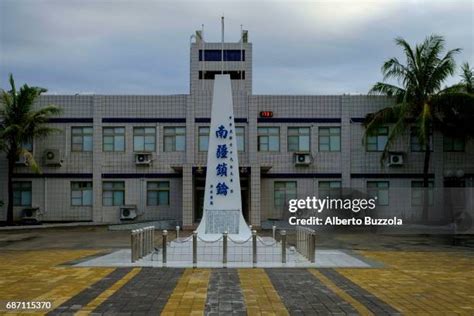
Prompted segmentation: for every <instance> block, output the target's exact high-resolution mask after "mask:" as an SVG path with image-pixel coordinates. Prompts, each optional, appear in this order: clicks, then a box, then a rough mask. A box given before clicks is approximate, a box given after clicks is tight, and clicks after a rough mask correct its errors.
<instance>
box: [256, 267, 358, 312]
mask: <svg viewBox="0 0 474 316" xmlns="http://www.w3.org/2000/svg"><path fill="white" fill-rule="evenodd" d="M265 272H266V273H267V274H268V276H269V278H270V280H271V282H272V284H273V286H274V287H275V289H276V290H277V292H278V294H279V295H280V296H281V299H282V301H283V303H284V304H285V307H286V308H287V310H288V312H289V313H290V314H293V313H304V314H310V315H313V314H329V313H332V314H342V315H345V314H352V315H357V314H358V311H357V310H356V309H355V308H354V307H353V306H351V305H350V304H349V303H348V302H346V301H345V300H344V299H342V298H341V297H339V296H338V295H337V294H336V293H334V292H333V291H332V290H331V289H329V288H328V287H326V285H324V284H323V283H322V282H321V281H319V280H318V279H317V278H315V277H314V276H313V275H312V274H311V273H310V272H309V271H308V270H306V269H266V270H265Z"/></svg>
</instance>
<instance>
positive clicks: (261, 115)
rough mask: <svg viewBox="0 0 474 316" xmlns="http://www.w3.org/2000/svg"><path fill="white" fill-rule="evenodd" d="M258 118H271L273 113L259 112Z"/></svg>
mask: <svg viewBox="0 0 474 316" xmlns="http://www.w3.org/2000/svg"><path fill="white" fill-rule="evenodd" d="M260 117H273V112H272V111H261V112H260Z"/></svg>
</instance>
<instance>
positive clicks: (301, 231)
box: [296, 226, 316, 263]
mask: <svg viewBox="0 0 474 316" xmlns="http://www.w3.org/2000/svg"><path fill="white" fill-rule="evenodd" d="M296 250H297V251H298V252H299V253H300V254H301V255H302V256H304V257H305V258H306V259H308V260H309V261H310V262H311V263H314V262H315V260H316V258H315V257H316V232H315V231H314V230H313V229H311V228H308V227H302V226H296Z"/></svg>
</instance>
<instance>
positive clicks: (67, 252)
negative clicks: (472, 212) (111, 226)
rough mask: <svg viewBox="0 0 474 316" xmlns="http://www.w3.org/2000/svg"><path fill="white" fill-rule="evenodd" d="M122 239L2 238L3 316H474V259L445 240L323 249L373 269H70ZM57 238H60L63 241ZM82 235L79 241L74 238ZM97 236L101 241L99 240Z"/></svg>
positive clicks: (338, 241) (340, 241)
mask: <svg viewBox="0 0 474 316" xmlns="http://www.w3.org/2000/svg"><path fill="white" fill-rule="evenodd" d="M115 233H117V235H114V234H115ZM122 233H123V232H114V234H112V236H109V234H108V233H107V232H106V231H105V230H102V229H98V230H97V231H94V230H92V231H91V234H90V235H87V234H83V235H79V233H78V232H77V231H73V232H72V233H71V236H69V235H68V234H67V232H66V231H59V232H58V231H54V232H42V233H38V232H27V233H26V234H32V235H34V236H35V237H32V235H30V239H28V238H26V239H23V238H17V239H16V241H14V240H12V236H13V237H15V236H16V237H18V235H17V234H18V233H17V234H16V235H15V234H5V233H2V234H0V267H1V269H0V304H1V305H0V314H4V313H7V310H6V309H5V307H6V303H7V302H9V301H17V302H18V301H21V302H27V301H50V302H51V303H52V308H51V309H44V310H41V311H34V312H33V311H29V313H34V314H48V315H73V314H76V315H88V314H92V315H159V314H163V315H202V314H207V315H288V314H290V315H358V314H361V315H397V314H403V315H474V251H473V249H472V248H467V247H459V246H453V245H452V244H449V243H447V242H445V241H440V238H435V239H432V238H429V237H406V236H405V237H403V236H398V237H395V236H378V237H377V238H373V236H372V237H370V236H358V237H354V236H350V235H341V236H336V235H335V236H331V237H330V238H331V239H332V240H331V241H326V244H327V246H328V247H334V246H335V245H337V246H339V247H340V248H343V247H346V248H347V249H349V248H351V247H352V248H351V249H356V250H355V252H356V253H357V254H358V255H359V256H361V257H363V258H366V259H367V260H373V261H376V262H381V263H382V264H383V266H381V267H379V268H370V269H369V268H346V269H171V268H164V269H163V268H92V267H80V268H78V267H73V266H72V265H71V264H72V263H74V262H78V261H79V260H83V259H84V258H87V257H90V256H93V255H97V254H99V253H101V252H103V251H110V250H111V249H113V248H116V247H117V248H118V247H124V245H126V241H125V238H126V237H127V235H128V234H124V235H123V236H122V235H121V234H122ZM22 234H25V232H23V233H22ZM60 236H62V237H63V239H62V240H59V239H58V238H59V237H60ZM80 236H82V237H81V238H82V241H81V240H79V241H75V240H74V238H80ZM98 236H101V237H102V238H103V240H101V241H99V240H92V239H93V238H94V237H98ZM121 238H124V239H123V240H122V239H121ZM330 238H329V237H328V239H330ZM6 239H9V241H7V240H6ZM371 239H372V242H370V240H371ZM2 240H3V242H2ZM443 240H444V239H443ZM40 241H42V242H40ZM397 241H398V242H397ZM45 242H48V243H49V244H45ZM88 242H91V244H88ZM354 243H357V245H356V246H354ZM364 243H365V244H364ZM105 245H111V246H105ZM60 246H62V248H61V247H60ZM112 246H113V247H112ZM341 246H343V247H341ZM60 248H61V249H60ZM94 248H95V249H94ZM20 312H21V313H22V314H24V313H26V312H27V310H25V309H23V310H16V311H13V310H10V311H8V314H20Z"/></svg>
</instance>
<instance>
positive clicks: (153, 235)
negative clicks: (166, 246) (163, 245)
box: [151, 226, 155, 252]
mask: <svg viewBox="0 0 474 316" xmlns="http://www.w3.org/2000/svg"><path fill="white" fill-rule="evenodd" d="M154 250H155V226H153V230H152V231H151V251H152V252H153V251H154Z"/></svg>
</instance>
